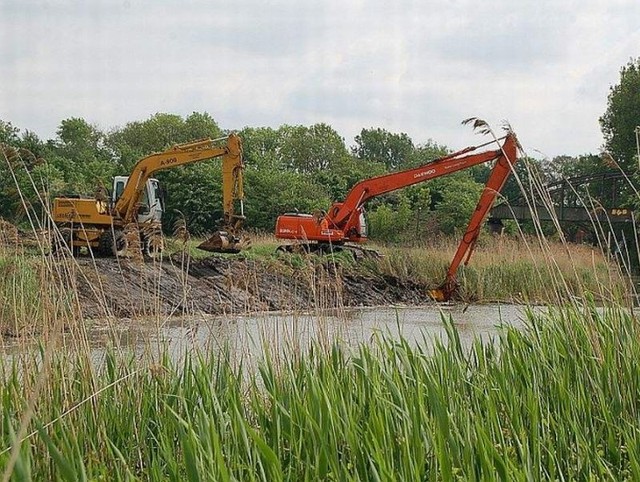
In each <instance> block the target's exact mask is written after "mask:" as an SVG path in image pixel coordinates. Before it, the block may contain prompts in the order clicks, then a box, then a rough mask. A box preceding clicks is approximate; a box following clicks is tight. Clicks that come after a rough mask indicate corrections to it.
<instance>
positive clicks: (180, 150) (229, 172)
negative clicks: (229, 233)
mask: <svg viewBox="0 0 640 482" xmlns="http://www.w3.org/2000/svg"><path fill="white" fill-rule="evenodd" d="M215 157H223V161H222V171H223V204H224V214H225V221H226V220H227V218H228V219H229V220H231V219H232V218H233V217H234V209H233V208H234V207H233V202H234V200H235V199H239V200H240V201H242V200H243V198H244V193H243V190H242V169H243V164H242V148H241V144H240V138H239V137H238V136H237V135H236V134H231V135H229V137H227V144H226V146H224V147H219V146H216V145H215V141H213V140H211V139H203V140H200V141H195V142H190V143H187V144H178V145H177V146H174V147H173V148H171V149H169V150H167V151H164V152H161V153H156V154H151V155H150V156H147V157H145V158H143V159H140V160H139V161H138V162H137V163H136V165H135V166H134V168H133V170H132V172H131V174H130V175H129V179H128V181H127V183H126V185H125V187H124V190H123V192H122V195H121V196H120V198H119V199H118V201H117V202H116V204H115V207H114V214H115V215H118V216H120V218H121V219H122V220H123V222H124V223H125V224H128V223H131V222H134V221H135V220H136V217H137V214H138V207H139V202H140V198H141V197H142V193H143V191H144V189H145V186H146V183H147V180H148V179H149V178H150V177H152V176H153V174H154V173H156V172H158V171H160V170H164V169H171V168H173V167H178V166H184V165H187V164H192V163H195V162H199V161H203V160H206V159H212V158H215Z"/></svg>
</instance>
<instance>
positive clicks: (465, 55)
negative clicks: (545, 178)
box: [0, 0, 640, 156]
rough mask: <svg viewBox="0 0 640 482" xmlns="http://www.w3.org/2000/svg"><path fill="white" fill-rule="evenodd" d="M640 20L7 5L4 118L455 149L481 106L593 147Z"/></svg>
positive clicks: (530, 130) (541, 145)
mask: <svg viewBox="0 0 640 482" xmlns="http://www.w3.org/2000/svg"><path fill="white" fill-rule="evenodd" d="M638 18H640V2H637V0H613V1H608V2H602V1H600V0H584V1H581V2H578V1H575V0H569V1H565V2H556V1H552V0H539V1H521V2H517V3H514V2H512V1H507V0H488V1H486V2H477V1H472V0H450V1H448V2H445V1H436V0H428V1H420V0H400V1H396V2H383V1H381V0H375V1H367V2H364V1H363V0H360V1H354V2H342V1H338V0H324V1H317V2H299V1H296V0H275V1H274V0H270V1H267V0H265V1H257V0H252V1H245V2H230V1H222V2H213V1H205V0H201V1H191V2H179V1H177V0H176V1H173V0H171V1H169V0H165V1H151V0H148V1H136V0H126V1H121V2H115V1H106V0H101V1H98V0H85V1H72V0H68V1H44V0H43V1H25V0H4V1H3V0H0V65H1V66H2V69H1V71H0V72H1V81H0V118H2V119H4V120H10V121H12V122H14V124H16V125H18V126H20V127H23V128H29V129H32V130H35V131H36V132H37V133H38V134H40V135H41V136H43V137H50V136H53V135H54V133H55V129H56V127H57V125H58V124H59V122H60V120H62V119H64V118H66V117H70V116H81V117H85V118H86V119H88V120H89V121H91V122H94V123H97V124H98V125H100V126H101V127H103V128H107V127H111V126H114V125H119V124H123V123H125V122H127V121H130V120H136V119H141V118H145V117H147V116H149V115H151V114H153V113H155V112H162V111H164V112H175V113H180V114H188V113H190V112H191V111H194V110H197V111H204V110H206V111H208V112H209V113H211V115H212V116H213V117H214V118H215V119H216V120H217V121H218V122H219V123H220V124H221V125H222V126H223V127H227V128H241V127H243V126H245V125H252V126H260V125H270V126H274V127H276V126H278V125H280V124H282V123H289V124H311V123H315V122H327V123H329V124H331V125H333V126H334V127H335V128H336V129H338V131H339V132H340V133H341V134H342V135H343V136H344V137H345V138H346V140H347V142H351V141H352V139H353V136H355V135H356V134H357V133H358V132H359V131H360V129H361V128H363V127H372V126H375V127H383V128H386V129H389V130H392V131H403V132H407V133H408V134H409V135H411V136H412V138H413V139H414V140H415V141H416V142H423V141H426V140H427V139H428V138H433V139H435V140H436V141H438V142H440V143H444V144H447V145H449V146H451V147H454V148H457V147H461V146H464V145H467V144H468V143H470V142H474V141H476V140H477V139H476V138H473V136H472V134H470V133H469V132H468V128H464V127H461V126H460V125H459V122H460V121H461V120H462V119H464V118H466V117H469V116H472V115H477V116H481V117H484V118H487V120H490V121H493V122H494V123H496V124H497V123H499V122H500V121H501V120H502V119H509V121H511V123H512V124H513V125H514V127H515V128H516V129H517V130H518V132H519V135H520V138H521V140H522V142H523V143H524V145H525V147H530V148H531V149H539V150H540V151H542V152H545V153H546V154H548V155H549V156H553V155H558V154H563V153H567V154H580V153H584V152H594V151H595V150H597V148H598V147H599V145H600V144H601V143H602V139H601V135H600V131H599V126H598V117H599V116H600V115H601V114H602V113H603V112H604V109H605V108H606V95H607V92H608V87H609V85H611V84H613V83H615V82H617V80H618V72H619V69H620V67H621V66H622V65H623V64H624V63H626V62H627V61H628V60H629V58H630V57H634V56H638V55H640V53H639V52H638V50H637V49H638V47H637V46H638V45H640V35H639V34H638V33H637V32H638V29H637V25H635V24H636V23H637V22H636V20H637V19H638Z"/></svg>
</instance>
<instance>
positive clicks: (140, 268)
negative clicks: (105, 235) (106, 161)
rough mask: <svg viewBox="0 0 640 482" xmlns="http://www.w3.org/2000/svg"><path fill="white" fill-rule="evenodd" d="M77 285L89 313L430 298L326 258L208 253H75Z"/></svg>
mask: <svg viewBox="0 0 640 482" xmlns="http://www.w3.org/2000/svg"><path fill="white" fill-rule="evenodd" d="M77 266H78V268H79V269H77V270H76V271H75V280H74V282H75V287H74V288H75V290H76V292H77V294H78V301H79V305H80V309H81V310H82V312H83V314H84V316H85V317H87V318H102V317H105V316H115V317H117V318H129V317H135V316H152V315H163V316H167V315H194V314H212V315H220V314H242V313H250V312H256V311H280V310H309V309H331V308H340V307H344V306H377V305H389V304H394V303H403V304H418V303H424V302H426V301H428V297H427V287H426V286H424V285H422V284H420V283H417V282H413V281H409V280H402V279H399V278H397V277H394V276H389V275H382V274H376V273H374V272H368V271H366V270H360V269H357V268H351V267H344V266H340V265H336V264H334V263H329V262H307V263H305V264H304V265H303V266H299V267H291V266H284V267H283V265H281V264H278V263H276V262H273V261H272V260H271V261H269V260H265V261H262V260H252V259H243V258H225V257H218V256H211V257H208V258H205V259H200V260H185V259H183V258H182V257H181V256H180V255H174V256H172V257H170V258H169V259H165V260H163V261H162V262H150V261H146V262H140V261H128V260H117V259H113V258H96V259H91V258H78V259H77Z"/></svg>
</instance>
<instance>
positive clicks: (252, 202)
mask: <svg viewBox="0 0 640 482" xmlns="http://www.w3.org/2000/svg"><path fill="white" fill-rule="evenodd" d="M245 188H246V191H247V193H251V194H250V195H248V196H247V200H246V203H245V213H246V216H247V225H248V226H251V227H252V228H255V229H264V230H266V231H269V232H273V229H274V226H275V220H276V218H277V217H278V216H279V215H280V214H283V213H285V212H292V211H295V210H299V211H300V212H302V213H311V212H313V211H314V210H315V209H328V208H329V206H330V204H331V199H330V198H329V196H328V195H327V193H326V190H325V189H324V188H323V187H322V186H320V185H318V184H316V183H314V182H313V181H312V180H311V179H310V178H309V177H308V176H306V175H304V174H300V173H297V172H292V171H281V170H276V169H268V168H267V169H253V168H251V169H247V171H246V173H245Z"/></svg>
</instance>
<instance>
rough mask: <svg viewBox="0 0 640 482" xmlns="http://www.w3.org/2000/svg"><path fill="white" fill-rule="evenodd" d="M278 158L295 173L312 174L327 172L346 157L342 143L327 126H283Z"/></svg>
mask: <svg viewBox="0 0 640 482" xmlns="http://www.w3.org/2000/svg"><path fill="white" fill-rule="evenodd" d="M278 134H279V135H280V139H281V146H280V151H279V153H280V156H281V157H282V160H283V162H284V165H285V166H286V167H287V168H289V169H291V170H294V171H296V172H300V173H308V174H310V173H314V172H318V171H321V170H324V169H329V168H330V167H331V166H332V165H333V164H334V163H336V162H338V161H339V160H341V159H343V158H345V157H347V156H348V152H347V148H346V146H345V144H344V139H343V138H342V137H340V135H339V134H338V133H337V132H336V131H335V130H334V129H333V128H332V127H331V126H329V125H327V124H314V125H312V126H310V127H305V126H287V125H285V126H282V127H281V128H280V129H278Z"/></svg>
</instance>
